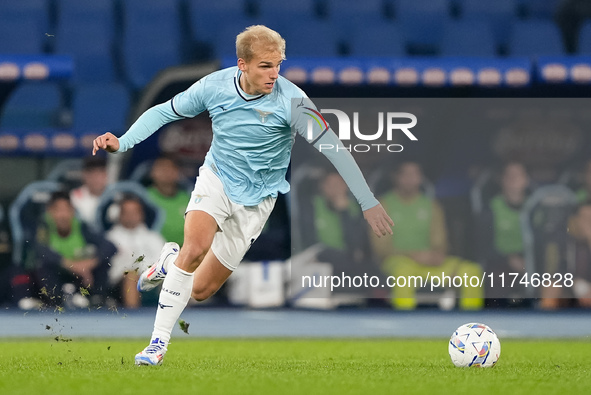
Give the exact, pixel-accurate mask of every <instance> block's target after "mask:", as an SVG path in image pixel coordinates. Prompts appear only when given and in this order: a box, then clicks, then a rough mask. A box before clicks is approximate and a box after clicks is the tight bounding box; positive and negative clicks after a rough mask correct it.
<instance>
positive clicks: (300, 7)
mask: <svg viewBox="0 0 591 395" xmlns="http://www.w3.org/2000/svg"><path fill="white" fill-rule="evenodd" d="M256 6H257V9H258V13H257V15H258V16H260V17H273V16H283V15H291V16H292V17H295V16H297V17H300V16H301V17H304V18H306V19H301V20H306V21H308V20H310V19H313V18H315V17H316V8H315V7H316V4H315V1H314V0H299V1H276V0H257V1H256Z"/></svg>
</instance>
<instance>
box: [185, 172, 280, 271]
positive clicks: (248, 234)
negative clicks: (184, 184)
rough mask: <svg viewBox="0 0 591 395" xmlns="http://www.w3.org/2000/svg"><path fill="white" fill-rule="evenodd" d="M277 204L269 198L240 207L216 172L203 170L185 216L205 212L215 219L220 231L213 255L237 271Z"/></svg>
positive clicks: (215, 237) (272, 198) (216, 238)
mask: <svg viewBox="0 0 591 395" xmlns="http://www.w3.org/2000/svg"><path fill="white" fill-rule="evenodd" d="M276 200H277V199H276V198H274V197H271V196H269V197H267V198H265V200H263V201H262V202H261V203H260V204H259V205H257V206H243V205H241V204H236V203H234V202H232V201H231V200H230V199H229V198H228V196H226V193H225V192H224V186H223V184H222V182H221V181H220V179H219V178H218V177H217V176H216V175H215V174H214V172H213V171H211V170H210V169H209V168H207V167H205V166H201V168H200V169H199V176H198V177H197V181H196V182H195V189H193V192H192V193H191V200H190V201H189V204H188V205H187V210H186V211H185V214H186V213H188V212H189V211H204V212H206V213H207V214H209V215H211V216H212V217H213V219H215V221H216V222H217V224H218V227H219V231H218V232H217V233H216V234H215V236H214V238H213V243H212V244H211V251H212V252H213V253H214V254H215V256H216V257H217V258H218V259H219V261H220V262H221V263H222V264H223V265H224V266H225V267H227V268H228V269H230V270H232V271H234V270H236V268H237V267H238V264H240V261H242V258H243V257H244V254H246V251H248V249H249V248H250V246H251V245H252V243H254V241H255V240H256V239H257V237H259V235H260V234H261V232H262V230H263V227H264V226H265V223H266V222H267V219H268V218H269V215H271V211H273V207H274V206H275V201H276Z"/></svg>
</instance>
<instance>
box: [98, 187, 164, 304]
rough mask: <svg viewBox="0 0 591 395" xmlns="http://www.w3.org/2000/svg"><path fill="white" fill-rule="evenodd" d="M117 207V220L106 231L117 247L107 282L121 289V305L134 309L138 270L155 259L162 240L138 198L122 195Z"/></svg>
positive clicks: (137, 302) (136, 300) (162, 244)
mask: <svg viewBox="0 0 591 395" xmlns="http://www.w3.org/2000/svg"><path fill="white" fill-rule="evenodd" d="M119 208H120V213H119V223H118V224H116V225H115V226H113V228H111V230H109V232H107V239H108V240H110V241H111V242H112V243H113V244H114V245H115V246H116V247H117V254H116V255H115V256H114V257H113V258H112V259H111V267H110V269H109V282H110V284H111V286H113V287H117V288H118V289H120V291H121V294H120V297H121V301H122V302H123V306H124V307H127V308H132V309H135V308H138V307H140V305H141V299H140V293H139V291H138V290H137V281H138V279H139V274H138V273H141V272H142V271H144V270H145V269H147V268H148V266H150V265H151V264H152V263H154V262H156V261H157V260H158V256H159V255H160V250H161V249H162V247H163V246H164V243H165V241H164V238H163V237H162V236H161V235H160V234H159V233H158V232H155V231H153V230H150V229H149V228H148V227H147V226H146V223H145V214H144V207H143V205H142V202H141V201H140V200H139V199H138V198H137V197H134V196H125V197H124V198H123V199H122V200H121V202H120V203H119Z"/></svg>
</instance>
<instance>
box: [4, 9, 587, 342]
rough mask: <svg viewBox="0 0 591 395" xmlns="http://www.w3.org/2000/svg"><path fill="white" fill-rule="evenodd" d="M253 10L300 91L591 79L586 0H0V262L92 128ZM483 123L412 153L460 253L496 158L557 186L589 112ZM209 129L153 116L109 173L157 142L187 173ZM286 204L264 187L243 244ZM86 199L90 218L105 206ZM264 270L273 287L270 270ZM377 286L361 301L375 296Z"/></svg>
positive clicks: (116, 173) (282, 241)
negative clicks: (156, 126) (255, 221)
mask: <svg viewBox="0 0 591 395" xmlns="http://www.w3.org/2000/svg"><path fill="white" fill-rule="evenodd" d="M252 24H265V25H267V26H269V27H271V28H273V29H276V30H277V31H279V32H280V33H281V34H282V35H283V36H284V38H285V39H286V41H287V50H286V55H287V60H286V61H285V63H284V65H283V66H282V70H281V73H282V74H283V75H284V76H285V77H287V78H289V79H290V80H292V81H293V82H295V83H296V84H298V85H299V86H301V87H302V88H303V89H304V90H305V91H306V92H307V93H308V95H309V96H310V97H343V98H347V97H349V98H360V97H401V98H405V97H408V98H429V97H437V98H479V97H486V98H504V97H519V98H573V97H574V98H586V97H588V96H589V88H590V86H591V2H590V1H585V0H580V1H577V0H564V1H559V0H496V1H481V0H365V1H355V0H300V1H292V2H284V1H271V0H217V1H214V2H210V1H206V0H93V1H89V2H82V1H78V0H18V1H17V0H0V109H1V112H0V114H1V115H0V172H1V173H0V174H2V183H1V185H0V221H1V224H2V228H1V231H2V233H1V234H0V254H1V255H0V259H1V261H0V267H2V268H9V267H14V266H19V265H22V254H23V249H24V248H25V245H26V243H27V242H28V240H26V236H24V234H26V232H25V230H26V228H27V227H31V226H33V225H32V224H33V223H34V221H35V220H36V218H35V217H34V215H28V216H27V215H24V214H31V213H33V214H35V215H39V213H40V212H41V211H40V208H39V207H42V205H43V204H44V203H45V202H46V201H47V198H48V192H49V191H52V190H54V189H55V188H57V187H59V186H60V185H65V186H66V187H68V188H72V187H76V186H79V185H80V184H81V182H82V181H81V175H80V174H81V166H82V159H83V158H84V157H86V156H88V154H89V153H90V150H91V148H90V147H91V144H92V139H94V137H96V135H98V134H100V133H103V132H105V131H111V132H113V133H115V134H117V135H120V134H122V133H123V132H124V131H125V130H126V129H127V127H128V126H129V125H130V123H131V122H132V121H133V120H134V119H136V118H137V116H138V115H139V114H141V112H142V111H144V110H145V109H147V108H149V107H150V106H151V105H153V104H156V103H159V102H162V101H164V100H167V99H169V98H170V97H172V96H173V95H174V94H175V93H177V92H180V91H181V90H183V89H186V88H187V87H188V86H190V85H191V84H192V82H194V81H195V80H197V79H198V78H200V77H201V76H204V75H206V74H208V73H209V72H212V71H214V70H216V69H219V68H222V67H227V66H231V65H234V64H235V53H234V40H235V36H236V34H238V33H239V32H240V31H242V30H243V29H244V28H245V27H246V26H249V25H252ZM479 133H480V131H475V132H474V136H472V139H473V140H472V141H478V139H479V137H482V136H484V135H483V134H479ZM487 136H488V135H487ZM494 136H496V137H493V138H492V139H488V138H487V139H486V140H484V141H485V142H486V143H483V142H482V141H481V142H480V143H478V144H475V145H474V146H473V147H470V146H469V142H466V143H464V144H465V146H464V147H462V149H458V150H457V151H455V150H454V148H453V147H452V146H451V144H448V145H441V144H440V143H441V141H434V142H433V143H431V145H430V146H426V147H422V149H421V154H420V155H418V156H415V157H414V158H413V159H414V160H416V161H418V162H419V163H420V164H421V166H422V168H423V169H424V171H425V175H426V178H427V179H428V181H429V184H430V185H431V187H432V193H433V196H434V197H436V198H437V199H438V200H439V201H440V202H441V203H442V207H443V209H444V211H445V214H446V218H447V224H446V226H447V230H448V234H449V239H450V240H449V241H450V248H451V251H452V253H453V254H455V255H457V256H462V257H465V258H467V259H468V258H469V259H477V257H478V254H477V252H475V251H474V248H473V247H474V243H473V239H472V236H473V229H472V228H471V224H472V223H473V220H474V216H475V215H477V214H478V212H479V206H478V205H479V204H482V202H481V201H480V202H479V199H478V196H482V195H491V194H493V193H494V191H498V189H499V187H498V185H496V184H495V180H496V178H495V177H496V173H495V172H496V171H497V170H498V168H499V166H500V165H501V164H502V163H504V162H506V161H507V160H514V159H520V160H522V161H523V162H524V164H525V165H526V166H527V167H528V170H529V171H530V172H531V175H532V177H533V178H534V179H535V178H536V177H537V180H535V181H536V184H535V185H539V186H544V185H549V184H550V185H557V184H558V185H562V186H564V187H565V188H567V189H568V190H569V191H570V193H572V195H573V196H574V194H575V193H576V192H577V191H579V190H582V189H584V175H583V174H584V171H585V163H586V161H588V160H589V159H590V158H591V154H589V153H590V152H591V151H590V150H589V148H591V145H590V142H591V133H590V131H589V129H588V128H587V129H584V128H583V129H577V130H576V131H575V132H572V133H565V131H564V130H562V129H554V130H550V131H545V133H544V139H540V138H539V136H536V135H535V134H534V135H529V136H526V138H525V140H524V141H523V140H522V144H521V145H520V146H519V147H518V148H515V147H513V146H512V145H511V144H505V145H503V144H502V143H499V142H500V141H501V142H502V141H503V140H502V139H503V137H502V136H501V131H498V133H497V134H494ZM210 141H211V127H210V124H209V120H208V119H207V115H204V114H202V115H200V116H199V117H197V118H195V119H191V120H183V121H179V122H176V123H174V124H171V125H169V126H166V127H165V128H163V129H161V130H160V131H159V132H158V133H156V134H155V135H154V136H153V137H151V138H150V139H148V140H147V141H146V142H145V143H143V144H142V145H140V146H138V147H136V148H135V149H134V150H133V152H131V153H129V154H127V155H121V156H109V158H108V174H109V179H110V182H111V184H115V183H116V182H119V183H118V184H116V185H119V186H120V188H121V189H120V191H123V192H129V191H130V189H129V188H132V189H133V188H136V187H137V188H143V187H145V186H147V185H148V183H149V179H148V178H149V177H148V175H149V168H150V166H151V164H152V162H153V161H154V160H155V159H156V158H157V157H158V156H160V155H162V154H166V155H173V156H174V157H175V158H176V160H177V161H178V162H179V163H180V165H181V172H182V177H181V183H183V184H182V185H183V188H185V187H186V186H187V185H188V186H189V187H188V188H189V190H190V188H191V185H192V181H191V180H192V179H194V177H195V175H196V172H197V169H198V167H199V165H200V163H202V161H203V159H204V156H205V153H206V151H207V149H208V147H209V143H210ZM533 145H535V146H536V152H535V155H531V152H530V150H531V147H532V146H533ZM528 153H529V154H528ZM437 158H445V159H444V160H441V159H437ZM540 158H542V160H540ZM528 161H529V163H528ZM442 163H443V164H442ZM362 166H363V164H362ZM549 169H550V170H549ZM309 170H310V169H307V170H306V171H309ZM373 170H375V169H374V168H371V166H369V167H367V168H364V171H366V173H370V174H371V173H372V171H373ZM292 175H293V176H295V170H292ZM370 178H371V176H370ZM374 178H375V177H374ZM123 180H131V182H133V183H135V184H134V185H135V186H133V187H130V186H129V184H121V183H120V181H123ZM40 181H46V182H47V183H40ZM495 185H496V186H495ZM487 188H488V189H487ZM495 188H496V189H495ZM491 189H492V192H491V191H490V190H491ZM134 190H135V189H134ZM140 194H141V193H140ZM475 196H476V197H475ZM108 198H109V199H112V198H113V196H109V197H108ZM105 199H107V198H105ZM563 203H564V205H563V206H564V207H562V208H561V210H562V211H561V213H562V214H560V215H561V217H560V218H561V219H560V221H558V222H557V223H559V224H564V223H566V222H565V221H568V215H570V213H572V210H573V209H574V207H575V203H573V200H572V199H571V196H570V195H569V196H567V197H566V198H565V200H564V202H563ZM105 204H106V203H105ZM288 206H289V204H288V203H287V202H286V199H284V198H282V199H280V201H279V203H278V206H277V209H276V210H275V212H274V214H273V217H272V220H271V222H270V225H269V229H267V230H266V232H265V234H264V235H263V236H262V237H261V239H260V240H259V241H258V242H257V243H256V244H255V246H253V248H252V250H251V251H250V252H249V253H250V255H249V256H248V257H247V258H248V259H249V260H251V261H257V262H260V261H279V262H282V261H285V260H286V259H288V258H289V257H290V255H291V254H292V246H291V245H290V240H291V236H292V235H290V215H289V212H290V210H289V209H288ZM102 207H103V208H104V205H103V206H102ZM100 215H101V216H100V217H97V218H98V219H97V222H100V223H103V222H105V221H107V220H106V219H105V218H106V217H105V213H104V212H103V213H101V214H100ZM154 215H155V214H154ZM561 221H562V222H561ZM154 222H157V221H154ZM104 226H105V227H108V226H109V225H108V224H105V225H104ZM154 226H155V227H157V225H154ZM15 233H16V234H15ZM588 264H589V265H590V267H591V262H589V263H588ZM253 273H255V271H253ZM251 275H252V276H256V275H257V274H256V273H255V274H251ZM245 276H246V275H245ZM277 278H278V279H279V280H278V281H279V282H280V285H279V289H280V290H281V289H283V287H284V284H283V282H284V281H285V279H284V276H282V275H278V277H277ZM251 280H252V278H251ZM235 288H239V287H235ZM276 288H277V287H274V288H273V289H276ZM273 289H271V290H268V292H269V294H271V295H275V294H274V292H275V290H273ZM245 292H246V293H248V292H250V291H248V290H246V291H245V290H243V289H234V290H225V291H224V292H221V293H220V295H218V296H217V297H216V298H214V300H213V301H212V302H210V304H211V305H215V306H219V305H223V306H227V305H231V304H233V302H236V303H238V304H241V305H244V304H247V305H251V306H254V307H256V306H275V307H277V306H290V305H294V304H295V303H293V301H290V300H289V297H287V298H286V294H282V295H281V296H280V297H275V296H271V299H272V302H266V301H265V300H266V299H265V298H266V297H268V295H267V296H264V295H263V301H262V302H257V301H256V300H257V296H256V295H255V296H254V297H252V298H251V299H252V300H250V299H249V296H245ZM5 293H6V292H5ZM232 293H234V294H232ZM1 294H2V292H0V295H1ZM253 298H254V299H253ZM383 299H384V300H382V303H380V301H379V300H378V301H375V300H374V301H370V302H367V303H364V304H362V305H363V306H381V307H389V303H388V301H387V299H388V297H387V296H386V297H384V298H383ZM253 300H254V301H253ZM2 302H3V303H4V304H6V305H7V306H13V305H14V303H15V302H16V301H14V300H10V299H9V298H6V300H3V301H2ZM151 302H152V303H153V302H154V300H152V301H151ZM251 302H252V303H251ZM257 303H258V304H257ZM147 304H149V303H147ZM508 305H509V306H511V305H512V303H511V302H509V303H508ZM564 305H565V306H570V307H573V306H575V307H576V306H578V304H577V303H576V301H573V302H572V303H564ZM331 306H332V305H331ZM520 306H521V307H524V308H532V307H536V306H537V305H536V304H535V303H525V304H521V305H520ZM314 307H322V306H314ZM326 307H327V306H324V308H326ZM332 307H334V306H332ZM579 335H580V334H579Z"/></svg>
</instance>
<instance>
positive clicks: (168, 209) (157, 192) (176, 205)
mask: <svg viewBox="0 0 591 395" xmlns="http://www.w3.org/2000/svg"><path fill="white" fill-rule="evenodd" d="M180 175H181V174H180V169H179V167H178V165H177V164H176V162H175V161H174V160H173V159H172V158H169V157H160V158H158V159H156V160H155V161H154V164H153V165H152V171H151V172H150V177H151V178H152V185H151V186H150V187H149V188H148V195H149V196H150V199H152V201H153V202H154V203H155V204H156V205H158V206H159V207H161V208H162V209H163V210H164V212H165V217H166V218H165V219H164V224H163V225H162V229H161V231H160V233H161V234H162V236H164V239H165V240H166V241H174V242H176V243H178V244H179V245H181V246H182V245H183V229H184V224H185V210H186V208H187V204H188V203H189V199H190V198H191V196H190V195H189V194H188V193H187V192H186V191H183V190H182V189H180V188H179V181H180Z"/></svg>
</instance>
